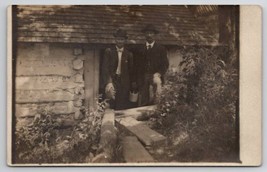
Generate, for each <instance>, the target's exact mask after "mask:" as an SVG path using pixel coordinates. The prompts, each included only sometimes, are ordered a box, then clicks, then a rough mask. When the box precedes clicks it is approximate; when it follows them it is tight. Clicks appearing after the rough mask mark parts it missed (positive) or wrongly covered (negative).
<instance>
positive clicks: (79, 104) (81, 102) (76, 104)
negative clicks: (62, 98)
mask: <svg viewBox="0 0 267 172" xmlns="http://www.w3.org/2000/svg"><path fill="white" fill-rule="evenodd" d="M82 105H83V101H82V100H81V99H79V100H76V101H75V102H74V106H76V107H80V106H82Z"/></svg>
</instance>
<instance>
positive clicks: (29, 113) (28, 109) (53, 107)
mask: <svg viewBox="0 0 267 172" xmlns="http://www.w3.org/2000/svg"><path fill="white" fill-rule="evenodd" d="M44 108H48V109H49V111H51V112H52V113H54V114H70V113H74V112H75V111H77V110H78V108H75V107H74V105H73V101H69V102H55V103H42V104H16V116H17V117H33V116H35V115H36V114H37V113H38V109H44Z"/></svg>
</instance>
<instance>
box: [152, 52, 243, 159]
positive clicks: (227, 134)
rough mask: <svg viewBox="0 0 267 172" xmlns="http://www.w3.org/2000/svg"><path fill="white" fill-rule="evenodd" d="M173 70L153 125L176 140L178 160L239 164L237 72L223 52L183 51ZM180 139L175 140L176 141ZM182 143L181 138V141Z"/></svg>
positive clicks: (169, 73) (169, 75)
mask: <svg viewBox="0 0 267 172" xmlns="http://www.w3.org/2000/svg"><path fill="white" fill-rule="evenodd" d="M179 51H180V52H181V53H182V55H183V61H182V62H181V63H180V66H179V67H180V68H182V70H181V72H173V71H169V72H168V73H167V74H166V83H165V86H164V88H163V92H162V94H161V97H160V100H159V104H158V108H157V110H156V114H155V115H154V118H152V119H151V120H152V121H153V122H152V124H153V126H154V128H155V129H158V130H161V132H162V133H164V134H165V135H169V136H170V137H173V140H171V143H172V144H173V143H175V139H177V138H178V137H180V136H181V135H184V136H186V137H183V138H182V140H183V141H179V142H177V144H175V148H174V149H175V151H176V154H175V155H174V156H175V157H176V158H175V160H178V161H231V160H233V161H237V160H238V130H237V129H238V122H239V121H238V116H237V115H238V90H239V89H238V88H239V87H238V86H239V85H238V70H237V69H236V67H234V66H233V65H232V64H225V62H224V61H223V60H222V59H225V58H231V57H225V55H228V54H227V53H226V52H225V49H222V48H220V47H219V48H218V47H190V48H187V47H183V48H182V49H180V50H179ZM175 136H177V137H176V138H174V137H175ZM180 139H181V138H180Z"/></svg>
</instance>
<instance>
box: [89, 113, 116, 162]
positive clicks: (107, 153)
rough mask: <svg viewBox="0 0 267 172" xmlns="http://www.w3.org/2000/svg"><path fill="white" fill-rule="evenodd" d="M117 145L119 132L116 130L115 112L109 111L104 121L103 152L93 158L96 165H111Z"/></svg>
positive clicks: (102, 127)
mask: <svg viewBox="0 0 267 172" xmlns="http://www.w3.org/2000/svg"><path fill="white" fill-rule="evenodd" d="M116 144H117V131H116V129H115V115H114V111H113V110H111V109H107V110H106V111H105V114H104V117H103V119H102V125H101V135H100V148H99V150H98V152H101V153H100V154H99V155H98V156H96V157H95V158H93V160H92V162H94V163H110V162H112V161H113V155H114V150H115V147H116Z"/></svg>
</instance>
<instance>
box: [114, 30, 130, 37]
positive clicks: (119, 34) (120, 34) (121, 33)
mask: <svg viewBox="0 0 267 172" xmlns="http://www.w3.org/2000/svg"><path fill="white" fill-rule="evenodd" d="M113 36H114V37H124V38H125V39H128V36H127V32H126V31H125V30H122V29H118V30H117V31H116V32H115V33H114V34H113Z"/></svg>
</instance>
